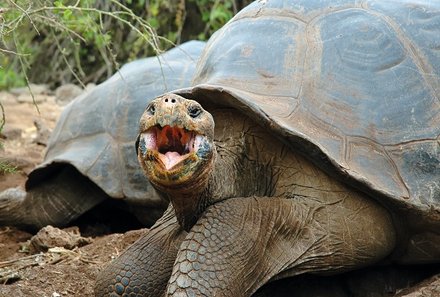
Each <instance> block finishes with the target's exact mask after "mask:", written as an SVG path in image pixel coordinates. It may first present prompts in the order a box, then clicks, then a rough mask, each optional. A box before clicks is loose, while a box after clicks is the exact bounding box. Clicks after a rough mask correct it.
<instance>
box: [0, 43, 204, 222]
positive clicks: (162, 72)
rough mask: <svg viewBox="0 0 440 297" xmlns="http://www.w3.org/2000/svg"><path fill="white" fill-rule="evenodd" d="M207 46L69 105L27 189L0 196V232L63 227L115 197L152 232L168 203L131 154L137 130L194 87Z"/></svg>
mask: <svg viewBox="0 0 440 297" xmlns="http://www.w3.org/2000/svg"><path fill="white" fill-rule="evenodd" d="M204 46H205V43H204V42H201V41H190V42H186V43H184V44H182V45H180V46H179V47H176V48H173V49H171V50H169V51H167V52H165V53H163V54H162V55H160V56H158V57H150V58H145V59H140V60H137V61H133V62H130V63H128V64H126V65H124V66H123V67H122V68H121V69H120V70H119V71H118V72H117V73H116V74H114V75H113V76H112V77H111V78H109V79H108V80H107V81H105V82H103V83H102V84H100V85H98V86H97V87H95V88H93V89H92V90H90V91H88V92H86V93H84V94H83V95H81V96H79V97H78V98H76V99H75V100H74V101H73V102H72V103H71V104H69V105H68V106H67V107H66V108H65V110H64V111H63V113H62V114H61V116H60V119H59V120H58V122H57V126H56V127H55V129H54V131H53V133H52V135H51V138H50V141H49V144H48V148H47V152H46V156H45V159H44V162H43V163H42V164H41V165H39V166H38V167H37V168H36V169H34V170H33V171H32V172H31V173H30V175H29V178H28V180H27V182H26V187H25V190H23V189H21V188H11V189H7V190H5V191H3V192H1V193H0V225H13V226H18V227H21V228H27V229H31V230H38V229H39V228H41V227H44V226H46V225H48V224H51V225H56V226H65V225H67V224H69V223H70V222H71V221H73V220H75V219H76V218H78V217H80V216H81V215H83V214H84V213H85V212H86V211H88V210H90V209H91V208H93V207H95V206H97V205H99V204H101V203H103V202H104V203H105V202H106V201H108V200H109V199H110V198H113V199H115V200H118V201H121V203H119V205H118V206H119V207H120V208H121V209H122V208H126V209H127V210H128V211H129V213H131V214H134V216H136V218H137V219H136V220H137V221H138V222H140V223H142V224H145V225H148V226H151V225H152V224H153V223H154V222H155V221H156V220H157V219H158V218H159V217H160V215H161V214H162V213H163V211H164V209H165V208H166V203H165V202H164V201H163V200H162V199H161V197H160V196H159V195H158V194H157V193H156V191H155V190H154V189H153V188H152V187H151V185H150V184H148V183H146V182H145V178H144V176H143V174H142V171H141V169H140V168H139V164H138V163H137V160H136V156H135V155H134V154H133V144H134V142H135V140H136V134H137V133H136V127H137V126H138V121H139V118H140V116H141V115H142V112H143V110H144V107H145V104H147V103H148V102H150V101H151V100H152V99H154V98H155V97H156V96H158V95H160V94H162V93H164V92H166V91H171V90H174V89H177V88H182V87H186V86H188V85H189V84H190V81H191V78H192V75H193V73H194V70H195V65H196V62H197V59H198V57H199V55H200V53H201V51H202V49H203V47H204Z"/></svg>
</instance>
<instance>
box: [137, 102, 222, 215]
mask: <svg viewBox="0 0 440 297" xmlns="http://www.w3.org/2000/svg"><path fill="white" fill-rule="evenodd" d="M136 149H137V154H138V159H139V162H140V164H141V166H142V168H143V170H144V173H145V175H146V176H147V178H148V179H149V180H150V182H151V183H152V184H153V186H155V187H156V188H157V189H158V190H159V191H161V192H164V193H167V194H169V195H168V196H170V199H171V200H172V198H173V197H174V196H182V195H194V194H195V193H201V192H202V191H203V190H204V189H205V188H206V187H207V184H208V180H209V177H210V174H211V170H212V166H213V159H214V152H215V146H214V120H213V118H212V116H211V114H210V113H208V112H207V111H205V110H204V109H203V108H202V106H201V105H200V104H199V103H197V102H196V101H193V100H188V99H185V98H183V97H181V96H178V95H175V94H166V95H163V96H161V97H158V98H156V99H154V100H153V101H152V102H151V103H150V104H149V105H148V106H147V108H146V110H145V112H144V113H143V115H142V117H141V120H140V134H139V136H138V140H137V142H136ZM172 202H173V204H174V201H172ZM186 203H187V202H186ZM194 203H196V202H194ZM175 208H176V207H175Z"/></svg>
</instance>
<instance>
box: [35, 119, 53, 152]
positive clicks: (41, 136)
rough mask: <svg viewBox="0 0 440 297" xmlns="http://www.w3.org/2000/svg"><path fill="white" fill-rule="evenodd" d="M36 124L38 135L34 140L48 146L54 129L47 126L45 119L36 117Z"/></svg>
mask: <svg viewBox="0 0 440 297" xmlns="http://www.w3.org/2000/svg"><path fill="white" fill-rule="evenodd" d="M34 125H35V127H36V128H37V136H36V137H35V139H34V142H35V143H37V144H41V145H44V146H47V142H48V141H49V137H50V134H51V133H52V131H51V130H50V129H49V128H48V127H47V125H46V124H45V123H44V122H43V120H41V119H39V118H36V119H34Z"/></svg>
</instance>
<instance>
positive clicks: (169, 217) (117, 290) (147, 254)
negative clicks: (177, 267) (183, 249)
mask: <svg viewBox="0 0 440 297" xmlns="http://www.w3.org/2000/svg"><path fill="white" fill-rule="evenodd" d="M185 236H186V232H184V231H183V230H182V229H181V228H180V226H179V224H178V223H177V220H176V217H175V215H174V209H173V208H172V207H171V206H169V207H168V209H167V210H166V212H165V213H164V215H163V216H162V217H161V218H160V219H159V220H158V221H157V222H156V224H155V225H154V226H153V227H152V228H151V229H150V230H149V232H148V233H147V234H146V235H145V236H144V237H142V238H140V239H139V240H138V241H136V242H135V243H134V244H133V245H132V246H130V247H129V248H128V249H127V250H125V251H124V252H123V253H122V254H121V255H120V256H119V257H118V258H117V259H115V260H114V261H113V262H111V263H110V264H109V265H107V267H105V268H104V270H103V271H101V272H100V274H99V276H98V279H97V281H96V285H95V296H129V294H133V295H134V296H149V297H159V296H163V295H164V293H165V289H166V285H167V282H168V279H169V278H170V275H171V269H172V268H173V264H174V260H175V259H176V254H177V251H178V248H179V245H180V243H181V242H182V240H183V239H184V238H185ZM124 294H125V295H124ZM130 296H132V295H130Z"/></svg>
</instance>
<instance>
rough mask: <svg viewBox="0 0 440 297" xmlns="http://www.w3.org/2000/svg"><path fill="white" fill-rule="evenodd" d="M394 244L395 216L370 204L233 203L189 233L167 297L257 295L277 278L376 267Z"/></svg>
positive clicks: (214, 209)
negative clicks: (372, 265) (393, 217)
mask: <svg viewBox="0 0 440 297" xmlns="http://www.w3.org/2000/svg"><path fill="white" fill-rule="evenodd" d="M394 244H395V232H394V227H393V225H392V222H391V219H390V216H389V214H388V212H387V211H386V210H385V209H383V208H382V207H381V206H379V205H378V204H377V203H375V202H373V201H371V200H369V199H366V198H365V199H362V197H344V198H343V199H341V200H338V201H336V202H334V203H324V202H319V201H311V200H307V199H302V200H300V199H281V198H264V197H262V198H254V197H250V198H233V199H229V200H225V201H223V202H219V203H217V204H215V205H213V206H211V207H210V208H208V210H207V211H206V212H205V213H204V215H203V216H202V217H201V219H200V220H199V221H198V222H197V224H196V225H195V226H194V227H193V228H192V229H191V232H189V233H188V235H187V237H186V238H185V240H184V241H183V243H182V245H181V247H180V249H179V252H178V254H177V259H176V263H175V264H174V267H173V271H172V275H171V278H170V281H169V283H168V287H167V296H174V297H176V296H179V297H180V296H209V297H212V296H229V297H240V296H251V295H252V294H253V293H254V292H255V291H256V290H257V289H258V288H259V287H261V286H262V285H263V284H265V283H266V282H268V281H269V280H270V279H274V278H280V277H286V276H293V275H297V274H301V273H305V272H315V273H331V272H338V271H344V270H349V269H353V268H358V267H361V266H364V265H369V264H372V263H374V262H377V261H379V260H381V259H383V258H384V257H385V256H387V255H388V254H389V253H390V252H391V250H392V249H393V247H394Z"/></svg>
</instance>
